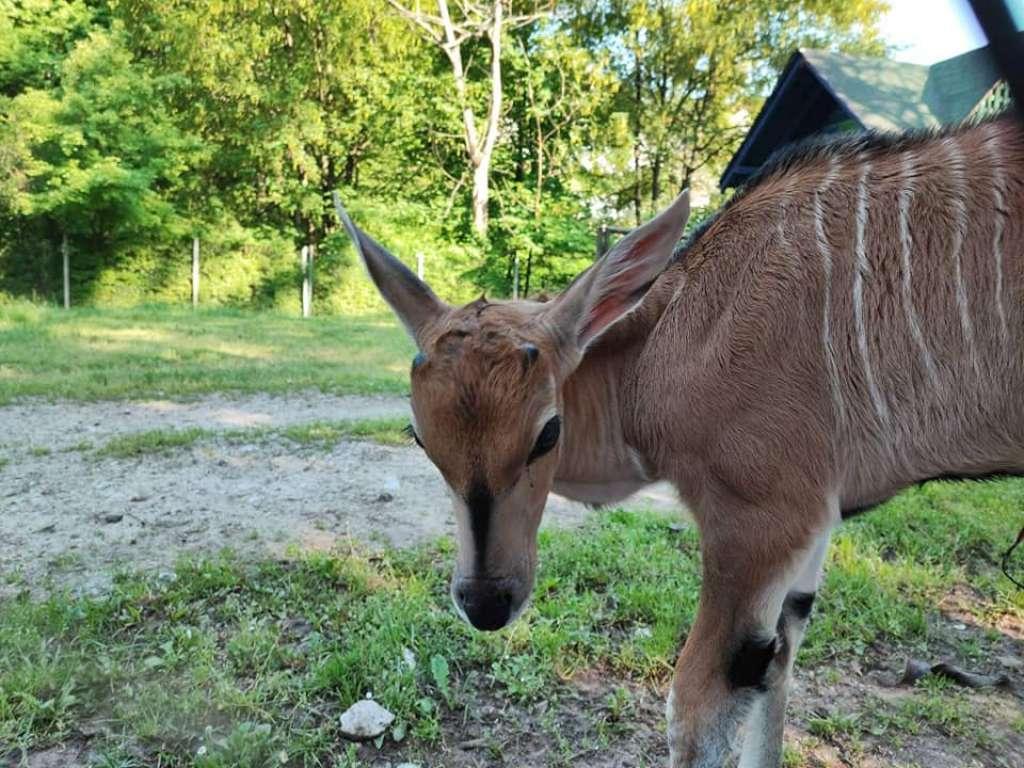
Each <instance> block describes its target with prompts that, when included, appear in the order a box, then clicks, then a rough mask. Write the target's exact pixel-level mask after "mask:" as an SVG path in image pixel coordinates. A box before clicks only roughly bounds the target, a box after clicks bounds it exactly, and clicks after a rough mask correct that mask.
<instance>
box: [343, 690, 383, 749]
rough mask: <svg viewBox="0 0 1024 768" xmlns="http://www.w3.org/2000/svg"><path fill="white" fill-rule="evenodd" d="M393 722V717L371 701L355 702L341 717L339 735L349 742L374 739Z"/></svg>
mask: <svg viewBox="0 0 1024 768" xmlns="http://www.w3.org/2000/svg"><path fill="white" fill-rule="evenodd" d="M394 721H395V716H394V715H393V714H391V713H390V712H388V711H387V710H386V709H384V707H382V706H381V705H380V704H378V703H377V702H376V701H373V700H372V699H363V700H361V701H357V702H356V703H355V704H353V705H352V706H351V707H349V708H348V709H347V710H345V712H344V714H342V716H341V735H342V736H344V737H345V738H346V739H349V740H351V741H366V740H367V739H375V738H377V737H378V736H380V735H381V734H382V733H384V731H386V730H387V729H388V726H389V725H391V723H393V722H394Z"/></svg>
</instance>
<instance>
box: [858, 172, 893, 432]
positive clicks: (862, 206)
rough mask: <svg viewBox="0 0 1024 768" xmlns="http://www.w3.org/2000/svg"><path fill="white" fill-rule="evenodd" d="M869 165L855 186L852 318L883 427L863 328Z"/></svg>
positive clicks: (885, 410) (884, 409)
mask: <svg viewBox="0 0 1024 768" xmlns="http://www.w3.org/2000/svg"><path fill="white" fill-rule="evenodd" d="M870 172H871V163H864V166H863V168H862V169H861V172H860V183H859V185H858V187H857V240H856V253H857V269H855V270H854V271H853V318H854V321H855V322H856V324H857V345H858V346H859V347H860V356H861V361H862V362H863V363H864V380H865V381H866V382H867V385H868V391H869V392H870V393H871V402H873V403H874V405H875V411H876V412H877V413H878V419H879V421H881V422H882V423H883V424H888V423H889V407H888V406H887V405H886V404H885V400H884V399H883V398H882V393H881V392H880V391H879V389H878V384H877V383H876V382H875V374H874V371H872V369H871V355H870V354H869V352H868V334H867V329H866V328H865V327H864V278H865V277H867V276H870V274H871V265H870V264H868V257H867V253H866V251H865V249H864V227H865V226H866V224H867V220H868V174H869V173H870Z"/></svg>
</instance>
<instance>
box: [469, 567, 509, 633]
mask: <svg viewBox="0 0 1024 768" xmlns="http://www.w3.org/2000/svg"><path fill="white" fill-rule="evenodd" d="M455 600H456V602H457V603H458V604H459V607H460V608H462V610H463V611H464V612H465V614H466V617H467V618H468V619H469V623H470V624H472V625H473V626H474V627H476V628H477V629H482V630H484V631H485V632H493V631H494V630H496V629H501V628H502V627H504V626H505V625H506V624H508V620H509V618H511V616H512V593H511V592H510V591H509V590H507V589H504V588H503V587H502V586H501V584H500V582H495V581H491V580H484V579H464V580H462V581H460V582H459V583H458V584H457V585H456V587H455Z"/></svg>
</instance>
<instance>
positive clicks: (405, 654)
mask: <svg viewBox="0 0 1024 768" xmlns="http://www.w3.org/2000/svg"><path fill="white" fill-rule="evenodd" d="M402 661H404V662H405V666H407V667H408V668H409V669H416V654H415V653H413V652H412V650H411V649H409V648H403V649H402Z"/></svg>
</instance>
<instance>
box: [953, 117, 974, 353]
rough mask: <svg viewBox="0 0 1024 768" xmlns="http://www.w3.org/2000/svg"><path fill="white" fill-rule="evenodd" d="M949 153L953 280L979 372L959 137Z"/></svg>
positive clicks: (954, 141) (965, 339) (967, 340)
mask: <svg viewBox="0 0 1024 768" xmlns="http://www.w3.org/2000/svg"><path fill="white" fill-rule="evenodd" d="M946 147H947V148H948V149H949V160H950V163H949V170H950V173H951V176H952V185H953V199H952V200H951V201H950V204H951V205H952V208H953V249H952V259H953V279H954V280H955V281H956V303H957V306H958V307H959V308H960V329H961V330H962V331H963V334H964V344H965V345H966V346H967V349H968V350H969V352H970V355H971V362H972V363H973V365H974V370H975V372H976V373H977V371H978V351H977V348H976V347H975V345H974V326H973V325H972V324H971V315H970V304H969V303H968V299H967V285H966V284H965V283H964V272H963V265H962V264H961V262H960V256H961V253H962V251H963V247H964V232H966V230H967V202H966V197H967V188H966V184H965V183H964V156H963V153H962V152H961V151H960V147H959V146H958V145H957V139H956V136H950V137H949V138H948V139H946Z"/></svg>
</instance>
